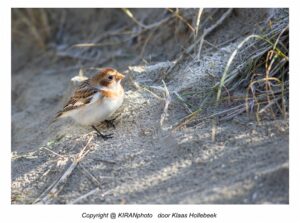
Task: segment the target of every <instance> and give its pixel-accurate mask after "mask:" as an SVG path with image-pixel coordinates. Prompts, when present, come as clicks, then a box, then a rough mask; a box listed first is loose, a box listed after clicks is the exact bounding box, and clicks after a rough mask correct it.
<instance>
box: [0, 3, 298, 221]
mask: <svg viewBox="0 0 300 223" xmlns="http://www.w3.org/2000/svg"><path fill="white" fill-rule="evenodd" d="M13 7H42V8H43V7H55V8H59V7H84V8H89V7H91V8H95V7H99V8H101V7H108V8H109V7H113V8H116V7H138V8H139V7H185V8H186V7H258V8H259V7H289V8H290V32H291V35H290V58H291V59H290V60H291V63H290V68H291V69H290V70H291V74H292V75H290V76H291V77H290V85H291V86H290V117H291V118H290V120H291V121H290V204H289V205H125V206H124V205H75V206H71V205H51V206H46V205H44V206H43V205H10V158H11V153H10V147H11V138H10V129H11V112H10V105H11V100H10V95H11V88H10V86H11V78H10V74H11V69H10V64H11V62H10V58H11V57H10V55H11V48H10V45H11V37H10V35H11V34H10V33H11V27H10V10H11V8H13ZM299 9H300V8H299V7H298V6H297V1H292V0H285V1H283V0H264V1H258V0H252V1H249V0H247V1H245V0H244V1H243V0H241V1H232V0H223V1H221V0H218V1H217V0H207V1H200V0H198V1H197V0H193V1H190V0H184V1H182V0H180V1H179V0H178V1H172V3H171V1H159V0H151V1H132V0H126V1H125V0H124V1H120V0H118V1H117V0H110V1H103V0H102V1H100V0H52V1H51V2H49V1H43V0H31V1H25V0H10V1H8V0H1V1H0V15H1V19H0V24H1V26H0V28H1V29H0V30H1V32H2V34H1V40H0V47H1V48H0V49H1V55H2V56H1V79H0V80H1V81H2V82H1V83H2V84H1V88H0V89H1V93H0V97H1V100H0V101H1V106H0V112H1V113H0V126H1V134H0V136H1V142H2V143H1V150H2V151H1V156H0V164H1V168H0V171H1V175H0V186H1V187H0V193H1V194H0V213H1V215H0V218H3V219H1V220H0V221H1V222H31V223H34V222H51V223H53V222H74V223H75V222H90V221H89V220H87V219H82V218H81V217H80V216H81V214H82V213H83V212H89V213H99V212H111V211H114V212H125V211H128V212H144V213H145V212H151V213H152V214H158V213H160V212H163V213H172V212H184V213H188V212H208V213H209V212H216V213H217V214H218V218H217V219H212V220H205V219H194V220H193V219H189V221H188V222H232V223H234V222H251V223H253V222H272V223H275V222H280V223H282V222H297V220H298V221H299V220H300V217H299V215H298V212H299V210H300V203H299V201H300V194H299V190H300V183H299V177H300V168H299V163H300V162H299V159H300V146H298V144H299V141H298V140H297V138H298V137H299V134H300V129H299V124H300V123H299V114H300V111H299V104H300V103H299V100H300V99H299V96H300V94H299V92H298V93H297V88H298V89H299V83H300V79H299V77H300V74H299V68H298V66H297V65H298V64H299V62H298V58H299V56H298V55H299V52H300V49H299V40H300V38H299V37H300V36H299V28H296V27H300V25H299V21H300V17H299V15H300V13H299V12H300V10H299ZM297 85H298V86H297ZM292 219H293V220H292ZM123 220H124V219H121V220H120V219H116V220H114V221H112V220H109V221H105V222H120V221H122V222H123ZM92 221H104V220H99V219H97V220H92ZM129 221H130V222H132V221H136V220H133V219H129ZM138 222H187V220H186V219H185V220H180V219H179V220H178V219H177V220H176V219H175V220H174V219H164V220H158V219H156V218H154V219H151V220H147V219H146V220H145V221H144V220H143V219H139V220H138Z"/></svg>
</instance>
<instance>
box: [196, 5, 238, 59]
mask: <svg viewBox="0 0 300 223" xmlns="http://www.w3.org/2000/svg"><path fill="white" fill-rule="evenodd" d="M232 10H233V9H232V8H231V9H228V10H227V11H226V12H225V13H224V14H223V15H222V16H221V18H220V19H219V20H218V21H217V22H216V23H215V24H214V25H212V26H210V27H209V28H208V29H205V30H204V32H203V34H202V36H201V38H200V44H199V49H198V54H197V58H200V54H201V50H202V46H203V41H204V38H205V37H206V36H207V35H208V34H210V33H211V32H212V31H214V30H215V29H216V28H217V27H218V26H219V25H221V24H222V23H223V22H224V20H225V19H226V18H227V17H228V16H229V15H230V14H231V12H232Z"/></svg>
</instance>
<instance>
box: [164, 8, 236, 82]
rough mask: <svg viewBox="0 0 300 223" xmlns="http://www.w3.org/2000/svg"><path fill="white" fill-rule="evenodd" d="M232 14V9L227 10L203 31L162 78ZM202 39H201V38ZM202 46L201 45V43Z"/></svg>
mask: <svg viewBox="0 0 300 223" xmlns="http://www.w3.org/2000/svg"><path fill="white" fill-rule="evenodd" d="M231 12H232V9H228V10H227V11H226V12H225V13H224V14H223V15H222V17H221V18H220V19H219V20H218V21H217V22H216V23H215V24H214V25H212V26H211V27H209V28H208V29H205V30H204V33H203V34H202V36H201V37H200V38H199V39H198V40H197V41H195V42H194V43H193V44H192V45H191V46H189V47H188V48H187V49H186V50H185V51H184V52H183V53H182V54H181V55H180V56H179V57H178V58H177V59H175V63H174V64H173V65H172V66H170V67H169V69H168V70H167V71H166V73H165V74H164V77H166V76H167V75H169V74H170V73H171V72H172V71H173V70H174V68H175V67H176V66H177V65H178V64H179V62H180V61H181V60H182V59H183V57H184V55H185V54H189V53H190V52H191V51H192V50H193V49H194V48H195V46H196V45H197V44H198V43H199V42H201V41H203V40H202V39H204V37H205V36H207V35H208V34H210V33H211V32H212V31H213V30H215V29H216V28H217V27H218V26H219V25H221V24H222V23H223V22H224V21H225V19H226V18H227V17H228V16H229V15H230V14H231ZM202 37H203V38H202ZM202 44H203V43H202ZM199 52H201V49H200V47H199V50H198V54H199Z"/></svg>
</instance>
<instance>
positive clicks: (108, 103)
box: [55, 67, 125, 139]
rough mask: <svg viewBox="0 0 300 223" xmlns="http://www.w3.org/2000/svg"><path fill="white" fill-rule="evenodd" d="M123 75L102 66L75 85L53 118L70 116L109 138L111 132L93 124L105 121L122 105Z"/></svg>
mask: <svg viewBox="0 0 300 223" xmlns="http://www.w3.org/2000/svg"><path fill="white" fill-rule="evenodd" d="M124 77H125V76H124V75H123V74H121V73H119V72H118V71H117V70H115V69H113V68H110V67H107V68H103V69H102V70H101V71H100V72H99V73H98V74H96V75H95V76H93V77H91V78H89V79H87V80H85V81H83V82H82V83H81V84H80V85H79V86H78V87H77V89H76V90H75V91H74V93H73V95H72V96H71V97H70V99H69V101H68V103H67V104H66V105H65V106H64V108H63V110H62V111H60V112H58V113H57V115H56V117H55V120H57V119H59V118H64V117H71V118H73V119H74V120H75V121H76V122H77V123H79V124H81V125H84V126H91V127H92V128H93V129H94V130H96V132H97V134H98V135H99V136H101V137H102V138H104V139H107V138H111V137H112V134H109V135H104V134H102V133H101V132H100V131H99V130H98V129H97V128H96V127H95V125H97V124H99V123H100V122H103V121H106V120H107V119H108V118H109V117H110V116H111V115H112V114H113V113H114V112H115V111H116V110H117V109H118V108H119V107H120V106H121V105H122V103H123V100H124V89H123V87H122V85H121V80H122V79H123V78H124Z"/></svg>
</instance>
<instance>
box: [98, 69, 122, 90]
mask: <svg viewBox="0 0 300 223" xmlns="http://www.w3.org/2000/svg"><path fill="white" fill-rule="evenodd" d="M124 77H125V76H124V75H123V74H121V73H119V72H118V71H117V70H115V69H113V68H111V67H105V68H103V69H102V70H101V71H100V72H99V73H98V74H96V75H95V76H94V77H93V78H92V83H93V84H95V85H99V84H100V85H102V86H106V87H111V86H113V85H114V84H116V83H117V81H118V80H122V79H123V78H124Z"/></svg>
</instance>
